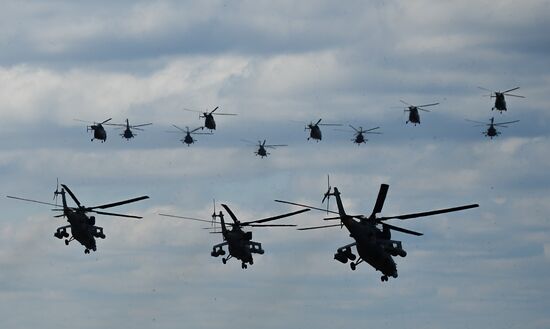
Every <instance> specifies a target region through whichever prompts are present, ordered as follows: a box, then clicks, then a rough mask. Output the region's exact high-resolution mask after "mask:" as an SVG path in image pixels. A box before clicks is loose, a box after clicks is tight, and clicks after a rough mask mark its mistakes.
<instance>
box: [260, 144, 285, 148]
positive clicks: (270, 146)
mask: <svg viewBox="0 0 550 329" xmlns="http://www.w3.org/2000/svg"><path fill="white" fill-rule="evenodd" d="M283 146H288V145H286V144H272V145H264V147H269V148H273V147H283Z"/></svg>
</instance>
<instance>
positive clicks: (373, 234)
mask: <svg viewBox="0 0 550 329" xmlns="http://www.w3.org/2000/svg"><path fill="white" fill-rule="evenodd" d="M388 188H389V185H387V184H381V185H380V190H379V192H378V197H377V199H376V203H375V205H374V208H373V210H372V213H371V214H370V216H368V217H367V216H364V215H348V214H347V213H346V211H345V209H344V205H343V203H342V199H341V197H340V192H339V191H338V188H336V187H334V189H332V188H331V187H330V184H329V187H328V190H327V192H326V193H325V194H324V197H323V202H324V201H325V200H327V209H326V211H327V213H333V214H337V215H338V216H337V217H331V218H325V220H340V224H333V225H323V226H314V227H305V228H299V229H298V230H301V231H304V230H314V229H321V228H328V227H337V226H340V227H343V226H345V227H346V229H347V230H348V231H349V233H350V237H351V238H353V239H354V240H355V241H354V242H352V243H349V244H347V245H345V246H343V247H340V248H338V249H337V251H336V253H335V254H334V259H336V260H337V261H339V262H341V263H344V264H345V263H347V262H348V260H350V261H351V263H350V268H351V270H353V271H355V269H356V267H357V265H358V264H360V263H362V262H366V263H368V264H369V265H371V266H372V267H373V268H374V269H375V270H377V271H380V272H382V276H381V278H380V279H381V280H382V281H388V278H389V277H393V278H397V265H396V264H395V261H394V259H393V257H396V256H400V257H406V256H407V252H406V251H405V250H404V249H403V245H402V242H401V241H397V240H392V238H391V231H398V232H402V233H405V234H411V235H415V236H420V235H423V234H422V233H420V232H415V231H412V230H408V229H404V228H401V227H398V226H394V225H391V224H388V223H385V221H387V220H389V219H401V220H405V219H410V218H416V217H424V216H432V215H437V214H443V213H448V212H454V211H460V210H465V209H470V208H475V207H478V206H479V205H477V204H470V205H465V206H460V207H454V208H446V209H439V210H432V211H426V212H420V213H413V214H407V215H399V216H390V217H377V216H376V215H377V214H379V213H380V212H381V211H382V207H383V206H384V201H385V199H386V195H387V192H388ZM331 196H334V197H335V198H336V204H337V206H338V212H334V211H330V210H328V200H329V198H330V197H331ZM275 201H276V202H281V203H286V204H291V205H296V206H300V207H306V208H308V209H315V210H320V211H325V209H321V208H317V207H312V206H308V205H304V204H299V203H294V202H289V201H282V200H275ZM355 219H359V221H357V220H355ZM352 247H355V248H356V250H357V253H358V254H359V258H357V256H356V255H355V254H354V253H353V252H352V249H351V248H352ZM356 259H357V260H356Z"/></svg>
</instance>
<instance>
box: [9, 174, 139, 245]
mask: <svg viewBox="0 0 550 329" xmlns="http://www.w3.org/2000/svg"><path fill="white" fill-rule="evenodd" d="M65 193H68V194H69V196H70V197H71V199H73V201H74V203H76V205H77V207H69V206H68V205H67V200H66V197H65ZM59 195H61V200H62V202H63V206H62V207H60V206H59V205H57V204H53V203H49V202H42V201H36V200H31V199H24V198H19V197H15V196H7V197H8V198H10V199H15V200H21V201H27V202H34V203H40V204H45V205H49V206H53V207H56V208H55V209H53V210H55V211H63V213H62V214H61V215H56V216H54V217H56V218H59V217H66V218H67V221H68V222H69V225H65V226H61V227H59V228H57V230H56V232H55V233H54V234H53V235H54V237H56V238H58V239H63V238H65V245H67V246H68V245H69V243H70V242H71V241H73V240H76V241H78V242H80V244H82V245H83V246H84V248H85V249H84V253H85V254H89V253H90V250H93V251H96V250H97V246H96V238H100V239H105V233H103V227H99V226H96V225H95V222H96V220H95V216H87V215H86V214H87V213H96V214H99V215H106V216H117V217H125V218H135V219H141V218H142V217H140V216H134V215H125V214H118V213H112V212H105V211H101V210H97V209H107V208H112V207H118V206H121V205H124V204H127V203H132V202H137V201H141V200H144V199H148V198H149V197H148V196H141V197H138V198H133V199H128V200H124V201H119V202H114V203H108V204H104V205H100V206H95V207H85V206H83V205H82V204H81V203H80V201H78V199H77V198H76V196H75V195H74V193H73V192H72V191H71V190H70V189H69V187H67V185H65V184H61V191H59V188H56V190H55V191H54V199H56V200H57V196H59ZM67 229H70V230H71V234H69V233H68V232H67Z"/></svg>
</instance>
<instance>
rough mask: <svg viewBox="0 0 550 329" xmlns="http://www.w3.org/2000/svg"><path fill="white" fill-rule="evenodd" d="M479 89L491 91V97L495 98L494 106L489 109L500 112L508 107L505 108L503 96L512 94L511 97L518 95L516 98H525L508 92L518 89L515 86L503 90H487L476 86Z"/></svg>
mask: <svg viewBox="0 0 550 329" xmlns="http://www.w3.org/2000/svg"><path fill="white" fill-rule="evenodd" d="M478 88H479V89H481V90H485V91H488V92H490V93H491V98H493V97H494V98H495V106H493V107H492V108H491V111H493V110H497V111H500V113H502V111H507V110H508V109H507V108H506V100H505V98H504V96H512V97H518V98H525V96H520V95H514V94H508V93H509V92H511V91H514V90H518V89H519V87H515V88H512V89H508V90H505V91H502V92H501V91H492V90H489V89H487V88H483V87H478Z"/></svg>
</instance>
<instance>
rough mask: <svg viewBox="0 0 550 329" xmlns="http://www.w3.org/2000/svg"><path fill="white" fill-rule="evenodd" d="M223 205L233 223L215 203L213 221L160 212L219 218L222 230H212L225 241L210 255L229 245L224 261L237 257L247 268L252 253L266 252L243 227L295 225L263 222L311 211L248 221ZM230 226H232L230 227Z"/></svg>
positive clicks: (223, 252) (217, 255)
mask: <svg viewBox="0 0 550 329" xmlns="http://www.w3.org/2000/svg"><path fill="white" fill-rule="evenodd" d="M222 207H223V208H224V209H225V211H227V213H228V214H229V216H230V217H231V219H232V220H233V223H226V222H225V219H224V215H223V212H221V211H220V212H219V213H216V208H215V204H214V212H213V214H212V221H209V220H206V219H199V218H192V217H182V216H175V215H168V214H159V215H160V216H165V217H173V218H182V219H188V220H194V221H200V222H206V223H216V219H217V218H219V220H220V225H221V232H212V233H221V234H222V236H223V240H224V241H223V242H222V243H218V244H216V245H214V246H213V247H212V252H211V253H210V255H211V256H212V257H219V256H224V255H225V254H226V251H225V250H224V249H223V248H224V247H225V246H227V251H228V252H229V255H228V256H227V257H222V263H223V264H226V263H227V261H228V260H229V259H231V258H236V259H238V260H240V261H241V268H242V269H246V268H247V267H248V266H247V264H250V265H253V264H254V259H253V257H252V254H260V255H263V254H264V252H265V251H264V249H262V244H261V243H260V242H256V241H252V232H250V231H248V232H245V231H244V230H243V227H247V226H248V227H295V226H296V225H294V224H263V223H265V222H270V221H274V220H277V219H281V218H285V217H289V216H294V215H297V214H301V213H303V212H306V211H309V209H302V210H298V211H294V212H290V213H286V214H282V215H278V216H273V217H268V218H262V219H256V220H252V221H247V222H240V221H239V220H238V219H237V217H236V216H235V214H234V213H233V211H232V210H231V209H230V208H229V207H228V206H227V205H225V204H222ZM228 226H230V227H231V228H228Z"/></svg>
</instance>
